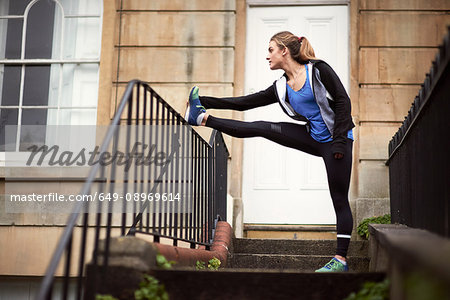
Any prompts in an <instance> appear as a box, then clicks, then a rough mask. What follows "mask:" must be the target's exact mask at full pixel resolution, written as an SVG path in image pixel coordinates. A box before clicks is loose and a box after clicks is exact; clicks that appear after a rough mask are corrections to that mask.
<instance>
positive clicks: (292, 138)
mask: <svg viewBox="0 0 450 300" xmlns="http://www.w3.org/2000/svg"><path fill="white" fill-rule="evenodd" d="M204 125H205V126H207V127H210V128H214V129H216V130H218V131H220V132H222V133H226V134H228V135H230V136H233V137H237V138H249V137H263V138H266V139H268V140H271V141H273V142H275V143H278V144H280V145H283V146H286V147H289V148H294V149H297V150H300V151H303V152H306V153H309V154H312V155H315V156H319V155H320V152H319V149H318V147H317V144H318V143H317V142H316V141H315V140H314V139H313V138H312V137H311V136H310V135H309V134H308V132H307V131H306V127H305V126H302V125H299V124H294V123H286V122H281V123H275V122H266V121H255V122H245V121H237V120H230V119H222V118H217V117H213V116H211V115H206V116H205V119H204Z"/></svg>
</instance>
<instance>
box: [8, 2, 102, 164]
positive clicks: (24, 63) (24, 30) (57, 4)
mask: <svg viewBox="0 0 450 300" xmlns="http://www.w3.org/2000/svg"><path fill="white" fill-rule="evenodd" d="M38 1H41V0H33V1H31V2H30V3H28V5H27V6H26V8H25V11H24V13H23V15H0V20H5V19H6V20H8V19H23V25H22V45H21V53H20V59H6V58H5V59H0V65H11V64H14V65H21V75H20V76H21V78H20V92H19V103H18V105H7V106H3V105H1V104H0V109H17V110H18V116H17V136H16V150H15V151H16V152H19V147H20V133H21V127H22V111H23V109H24V108H25V109H33V108H38V109H47V110H50V109H55V110H57V111H58V114H57V116H58V117H57V121H56V125H59V123H60V121H59V112H60V111H61V110H63V109H71V110H76V109H83V110H84V109H86V110H92V109H95V110H96V109H97V103H98V99H97V101H96V103H95V105H92V106H62V105H60V102H61V94H62V90H63V86H62V84H63V74H64V72H63V67H64V65H70V64H74V65H87V64H96V65H97V68H98V69H99V66H100V47H101V35H102V23H103V13H102V12H103V1H102V0H99V4H100V14H76V15H69V14H67V15H66V14H65V11H64V7H63V5H62V4H61V2H60V0H52V1H53V2H55V15H56V9H59V10H60V13H61V17H60V21H61V22H60V24H61V29H60V30H59V32H60V34H61V37H60V40H59V41H58V42H59V44H60V47H59V55H58V58H56V59H26V58H25V47H26V34H27V21H28V14H29V11H30V9H31V8H32V7H33V5H34V4H36V3H37V2H38ZM87 1H91V0H87ZM69 18H79V19H81V18H98V20H99V41H100V43H99V50H98V57H96V58H80V59H64V57H63V55H64V47H65V44H64V35H65V31H64V26H65V24H64V23H65V22H64V20H65V19H69ZM54 26H55V24H54ZM53 41H55V36H54V38H53ZM41 64H49V65H50V66H54V65H59V66H60V67H59V70H60V72H59V86H58V98H57V104H56V106H55V105H37V106H32V105H25V106H24V105H23V93H24V83H25V67H26V66H30V65H41ZM97 84H98V79H97ZM49 89H50V88H49ZM96 96H98V95H96ZM49 97H50V90H49ZM80 125H82V124H80ZM4 163H5V152H0V166H4Z"/></svg>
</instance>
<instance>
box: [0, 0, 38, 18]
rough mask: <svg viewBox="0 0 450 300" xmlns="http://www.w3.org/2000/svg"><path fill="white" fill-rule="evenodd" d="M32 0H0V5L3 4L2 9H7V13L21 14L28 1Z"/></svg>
mask: <svg viewBox="0 0 450 300" xmlns="http://www.w3.org/2000/svg"><path fill="white" fill-rule="evenodd" d="M31 1H32V0H9V1H8V0H1V1H0V3H3V4H2V5H0V6H3V5H4V6H3V7H2V8H3V9H4V10H3V9H2V12H3V11H8V15H15V16H20V15H23V14H24V12H25V8H26V7H27V5H28V3H30V2H31Z"/></svg>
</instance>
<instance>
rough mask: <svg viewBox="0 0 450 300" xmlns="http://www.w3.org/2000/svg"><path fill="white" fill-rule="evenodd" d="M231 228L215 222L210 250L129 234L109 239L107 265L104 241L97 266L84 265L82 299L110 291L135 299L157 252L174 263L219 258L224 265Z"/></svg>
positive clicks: (100, 245) (193, 264) (179, 264)
mask: <svg viewBox="0 0 450 300" xmlns="http://www.w3.org/2000/svg"><path fill="white" fill-rule="evenodd" d="M231 243H232V228H231V226H230V225H229V224H228V223H227V222H224V221H220V222H218V223H217V227H216V233H215V236H214V241H213V244H212V246H211V250H209V251H208V250H205V249H189V248H181V247H175V246H170V245H163V244H158V243H150V242H147V241H145V240H143V239H140V238H137V237H130V236H122V237H116V238H111V240H110V247H109V251H110V255H109V257H108V267H107V268H106V269H103V268H101V267H100V266H101V265H102V263H103V254H104V249H105V248H104V247H105V241H104V240H103V241H101V242H100V244H99V248H98V265H99V266H97V267H96V266H95V265H93V264H92V263H90V264H88V265H87V266H86V289H85V295H84V298H85V299H94V298H95V295H96V294H111V295H113V296H115V297H118V298H120V299H134V290H136V288H137V287H138V286H139V283H140V282H141V281H142V277H143V275H144V274H149V273H150V274H151V273H153V272H154V271H155V270H157V268H156V255H157V254H158V253H160V254H162V255H164V256H165V257H166V259H167V260H169V261H170V260H174V261H176V262H177V264H176V266H189V267H190V269H191V270H193V269H194V267H195V264H196V262H197V260H199V261H205V262H207V261H209V260H210V259H212V258H213V257H216V258H218V259H220V261H221V263H222V264H221V266H223V267H225V266H226V265H227V261H228V256H229V249H230V248H231V246H232V244H231Z"/></svg>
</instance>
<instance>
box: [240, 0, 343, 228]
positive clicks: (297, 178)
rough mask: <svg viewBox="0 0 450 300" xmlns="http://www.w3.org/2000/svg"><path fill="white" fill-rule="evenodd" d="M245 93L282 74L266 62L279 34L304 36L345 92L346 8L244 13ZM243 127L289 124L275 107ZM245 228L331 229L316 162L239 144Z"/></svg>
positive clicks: (263, 145)
mask: <svg viewBox="0 0 450 300" xmlns="http://www.w3.org/2000/svg"><path fill="white" fill-rule="evenodd" d="M247 12H248V13H247V48H246V49H247V52H246V93H253V92H255V91H259V90H263V89H266V88H267V87H268V86H269V85H271V84H272V83H273V81H274V80H275V79H277V78H279V77H280V76H281V74H282V71H271V70H270V69H269V65H268V63H267V61H266V60H265V58H266V55H267V48H268V44H269V39H270V37H271V36H272V35H273V34H275V33H277V32H279V31H283V30H288V31H291V32H292V33H294V34H295V35H299V36H306V37H307V38H308V39H309V41H310V42H311V44H312V46H313V48H314V50H315V53H316V57H318V58H321V59H323V60H325V61H327V62H328V63H329V64H330V65H331V66H332V67H333V68H334V70H335V71H336V72H337V74H338V75H339V77H340V78H341V80H342V82H343V84H344V86H345V87H346V88H347V86H348V85H347V82H348V69H349V65H348V55H349V54H348V38H349V37H348V35H349V30H348V7H347V6H282V7H254V8H253V7H250V8H248V11H247ZM245 120H246V121H255V120H268V121H288V122H289V121H292V120H291V119H290V118H289V117H287V116H286V115H285V114H284V113H283V112H282V110H281V108H280V106H279V104H274V105H270V106H266V107H261V108H257V109H254V110H250V111H247V112H246V113H245ZM242 198H243V203H244V223H264V224H335V222H336V218H335V213H334V210H333V205H332V202H331V197H330V194H329V190H328V183H327V179H326V171H325V166H324V163H323V161H322V158H320V157H314V156H312V155H308V154H305V153H302V152H300V151H297V150H293V149H288V148H285V147H282V146H280V145H277V144H275V143H273V142H270V141H268V140H265V139H263V138H252V139H246V140H245V141H244V166H243V193H242Z"/></svg>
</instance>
